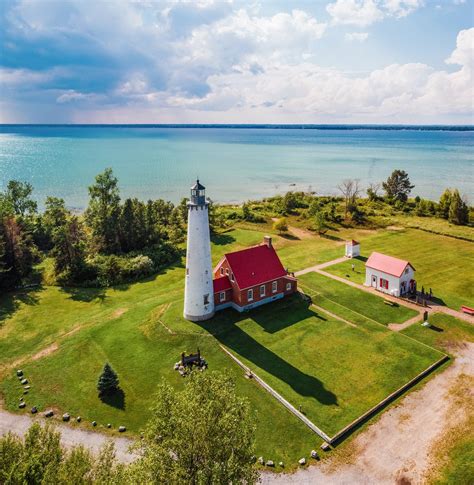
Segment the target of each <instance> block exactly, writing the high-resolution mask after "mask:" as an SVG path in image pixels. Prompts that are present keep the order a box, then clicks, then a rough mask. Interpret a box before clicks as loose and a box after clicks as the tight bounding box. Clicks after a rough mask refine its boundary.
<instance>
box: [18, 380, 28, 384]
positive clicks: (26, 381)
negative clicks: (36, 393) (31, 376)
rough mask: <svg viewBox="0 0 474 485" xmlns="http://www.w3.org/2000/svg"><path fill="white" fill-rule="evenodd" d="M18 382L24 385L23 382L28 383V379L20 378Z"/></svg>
mask: <svg viewBox="0 0 474 485" xmlns="http://www.w3.org/2000/svg"><path fill="white" fill-rule="evenodd" d="M20 382H21V384H22V385H23V386H24V385H25V384H28V379H22V380H21V381H20Z"/></svg>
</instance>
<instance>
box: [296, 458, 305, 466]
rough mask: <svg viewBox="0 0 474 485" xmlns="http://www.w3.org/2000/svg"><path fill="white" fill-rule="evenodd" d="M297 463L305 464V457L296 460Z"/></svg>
mask: <svg viewBox="0 0 474 485" xmlns="http://www.w3.org/2000/svg"><path fill="white" fill-rule="evenodd" d="M298 463H299V464H300V465H306V458H301V459H300V460H298Z"/></svg>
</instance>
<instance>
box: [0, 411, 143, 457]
mask: <svg viewBox="0 0 474 485" xmlns="http://www.w3.org/2000/svg"><path fill="white" fill-rule="evenodd" d="M35 421H36V422H40V423H45V422H46V419H44V418H41V417H33V416H30V415H27V414H23V415H21V414H13V413H9V412H8V411H4V410H2V409H0V435H4V434H7V433H8V432H9V431H11V432H12V433H15V434H17V435H20V436H23V435H24V434H25V432H26V431H27V429H28V428H29V427H30V426H31V425H32V424H33V423H34V422H35ZM57 429H58V431H60V432H61V443H62V444H63V445H64V446H65V447H66V448H70V447H72V446H76V445H84V446H85V447H87V448H89V449H90V450H91V451H92V452H93V453H98V451H99V450H100V448H101V446H102V445H103V444H104V443H106V442H107V440H109V439H112V441H113V442H114V444H115V453H116V456H117V459H118V460H119V461H120V462H122V463H130V462H131V461H133V460H134V458H135V457H134V455H132V454H130V453H129V452H128V448H129V447H130V445H131V444H132V443H133V441H132V440H131V439H129V438H125V437H119V436H112V437H110V436H107V435H105V434H101V433H97V432H94V431H86V430H85V429H81V428H73V427H72V426H66V425H63V424H57Z"/></svg>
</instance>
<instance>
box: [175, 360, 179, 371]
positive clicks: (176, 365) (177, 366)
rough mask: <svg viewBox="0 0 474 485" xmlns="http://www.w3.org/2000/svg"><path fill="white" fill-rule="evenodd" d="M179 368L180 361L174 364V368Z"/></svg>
mask: <svg viewBox="0 0 474 485" xmlns="http://www.w3.org/2000/svg"><path fill="white" fill-rule="evenodd" d="M178 369H179V362H176V364H175V365H174V370H178Z"/></svg>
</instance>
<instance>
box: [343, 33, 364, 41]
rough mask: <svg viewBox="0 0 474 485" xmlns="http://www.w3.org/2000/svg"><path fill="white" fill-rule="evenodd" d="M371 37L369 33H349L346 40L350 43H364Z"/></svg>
mask: <svg viewBox="0 0 474 485" xmlns="http://www.w3.org/2000/svg"><path fill="white" fill-rule="evenodd" d="M368 37H369V33H368V32H348V33H347V34H346V35H345V36H344V38H345V39H346V40H350V41H357V42H364V41H365V40H367V39H368Z"/></svg>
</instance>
